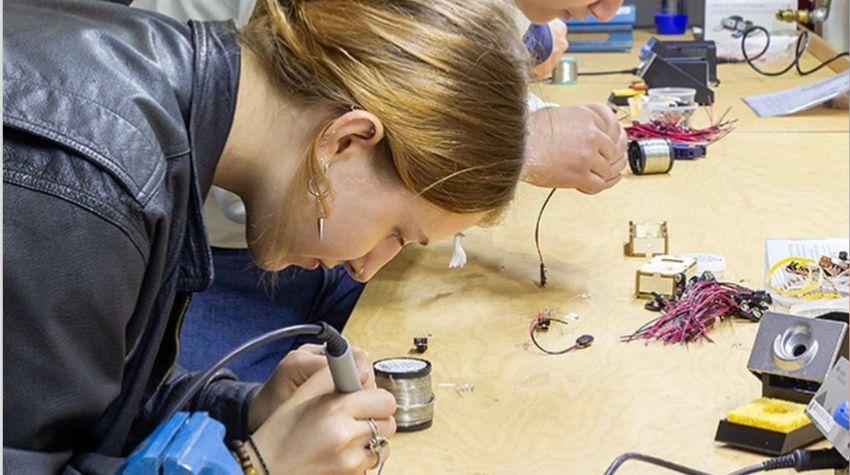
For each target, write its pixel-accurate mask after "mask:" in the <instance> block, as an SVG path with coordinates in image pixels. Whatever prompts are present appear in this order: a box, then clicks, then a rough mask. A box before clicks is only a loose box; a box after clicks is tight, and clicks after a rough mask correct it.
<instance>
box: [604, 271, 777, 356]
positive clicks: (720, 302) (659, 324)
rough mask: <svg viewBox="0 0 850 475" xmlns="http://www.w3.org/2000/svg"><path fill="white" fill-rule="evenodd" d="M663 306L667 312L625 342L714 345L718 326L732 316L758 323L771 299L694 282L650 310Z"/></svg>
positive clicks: (721, 284)
mask: <svg viewBox="0 0 850 475" xmlns="http://www.w3.org/2000/svg"><path fill="white" fill-rule="evenodd" d="M655 303H657V304H659V305H661V310H662V311H663V312H664V313H663V314H662V315H661V316H660V317H658V318H656V319H654V320H652V321H650V322H648V323H647V324H645V325H644V326H642V327H641V328H639V329H638V330H637V331H635V332H634V333H632V334H631V335H627V336H624V337H621V340H622V341H624V342H630V341H634V340H638V339H642V340H659V341H663V342H664V343H693V342H696V341H698V340H700V339H705V340H707V341H713V340H712V339H711V338H709V336H708V332H709V330H711V329H712V328H713V327H714V325H715V324H716V323H718V322H719V321H721V320H722V319H723V318H724V317H726V316H729V315H736V316H741V317H745V318H747V319H749V320H753V321H758V320H759V319H760V318H761V314H762V312H764V311H765V310H767V308H768V304H769V303H770V296H769V294H767V293H766V292H764V291H753V290H750V289H748V288H746V287H743V286H740V285H736V284H731V283H726V282H717V281H716V280H714V279H713V278H698V279H695V280H692V281H691V283H690V284H688V286H687V287H686V288H685V291H684V292H683V293H682V295H681V296H680V297H678V298H674V299H669V300H668V299H665V298H663V297H660V296H657V295H656V296H655V300H654V301H650V303H649V304H648V307H649V306H652V305H654V304H655Z"/></svg>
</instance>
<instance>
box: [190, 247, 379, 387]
mask: <svg viewBox="0 0 850 475" xmlns="http://www.w3.org/2000/svg"><path fill="white" fill-rule="evenodd" d="M213 265H214V269H215V280H214V282H213V284H212V286H211V287H210V288H209V289H207V290H206V291H204V292H199V293H196V294H195V295H194V296H193V297H192V302H191V304H190V305H189V309H188V312H187V313H186V318H185V320H184V323H183V329H182V331H181V334H180V356H179V359H178V361H179V363H180V364H181V365H182V366H183V367H184V368H187V369H189V370H191V371H201V370H205V369H206V368H208V367H209V366H210V365H212V364H213V363H215V362H216V361H218V360H219V359H220V358H221V357H222V356H224V355H225V354H227V353H228V352H229V351H231V350H233V349H234V348H236V347H237V346H239V345H241V344H242V343H244V342H246V341H248V340H250V339H252V338H254V337H256V336H259V335H261V334H263V333H266V332H268V331H271V330H274V329H277V328H281V327H285V326H289V325H296V324H300V323H310V322H317V321H325V322H327V323H328V324H330V325H332V326H334V327H335V328H336V329H338V330H340V331H342V328H343V327H344V326H345V323H346V322H347V321H348V317H349V315H351V311H352V310H353V309H354V305H355V304H356V303H357V299H358V298H359V297H360V294H361V293H362V292H363V288H364V287H365V286H364V284H361V283H359V282H357V281H355V280H353V279H351V278H350V277H349V276H348V273H346V272H345V269H344V268H342V267H337V268H335V269H330V270H325V269H322V268H319V269H316V270H314V271H307V270H304V269H300V268H297V267H290V268H287V269H285V270H283V271H281V272H278V273H277V274H268V273H265V272H264V271H262V270H261V269H260V268H258V267H257V266H256V265H255V264H254V263H253V261H252V260H251V256H250V254H249V253H248V250H247V249H223V248H213ZM307 341H309V340H307V339H298V338H288V339H285V340H280V341H277V342H274V343H270V344H268V345H265V346H263V347H260V348H256V349H254V350H252V351H250V352H248V353H246V354H244V355H242V356H241V357H239V358H237V359H236V360H235V361H233V362H231V363H230V364H229V365H228V367H229V368H230V369H231V370H233V371H235V372H236V374H237V375H239V377H240V379H242V380H243V381H260V382H262V381H265V380H266V379H267V378H268V377H269V375H271V373H272V371H274V368H275V366H276V365H277V363H278V362H280V360H281V359H282V358H283V357H284V356H285V355H286V353H288V352H289V351H290V350H291V349H293V347H297V346H299V345H301V344H302V343H305V342H307Z"/></svg>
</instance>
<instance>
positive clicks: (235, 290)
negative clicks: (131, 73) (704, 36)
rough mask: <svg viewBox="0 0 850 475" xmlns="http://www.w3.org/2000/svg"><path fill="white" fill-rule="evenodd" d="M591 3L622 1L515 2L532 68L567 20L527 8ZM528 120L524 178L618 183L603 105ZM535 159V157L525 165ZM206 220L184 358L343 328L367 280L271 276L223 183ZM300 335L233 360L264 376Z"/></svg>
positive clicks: (609, 118) (208, 1) (244, 375)
mask: <svg viewBox="0 0 850 475" xmlns="http://www.w3.org/2000/svg"><path fill="white" fill-rule="evenodd" d="M602 3H606V5H601V4H602ZM254 4H255V1H254V0H228V1H220V0H183V1H180V2H174V1H170V0H134V1H133V2H132V6H133V7H137V8H145V9H150V10H153V11H157V12H160V13H164V14H166V15H168V16H171V17H173V18H175V19H178V20H181V21H188V20H189V19H195V20H211V19H222V20H225V19H234V20H236V23H237V25H241V24H244V23H246V22H247V21H248V18H249V16H250V13H251V10H252V9H253V6H254ZM588 4H590V5H592V7H593V9H594V10H596V11H601V12H604V11H607V10H610V9H611V8H610V6H609V5H608V4H610V5H619V0H606V2H590V1H588V0H580V1H575V0H571V1H570V2H569V4H568V5H563V4H560V3H559V2H552V1H551V0H536V1H527V2H524V3H522V4H521V5H520V6H521V7H522V9H523V10H519V9H518V10H517V12H516V17H517V20H518V22H519V23H521V28H520V31H525V32H526V33H525V35H524V38H523V39H524V42H525V44H526V47H527V48H529V50H530V51H531V53H532V57H533V58H534V60H535V61H536V62H537V63H538V64H537V65H536V66H534V67H533V68H532V70H531V72H532V76H538V75H539V76H540V77H543V76H548V75H550V74H551V71H552V69H553V68H554V65H555V64H557V62H558V61H559V59H560V56H561V54H562V53H563V52H564V50H565V49H566V46H567V43H566V26H565V24H564V22H563V21H561V20H560V19H556V20H553V21H550V22H549V23H548V24H540V25H530V26H529V24H528V20H527V19H526V18H525V16H524V15H525V13H524V12H523V11H524V10H528V11H530V12H532V13H534V14H535V16H539V15H540V12H539V10H541V8H545V7H547V6H548V7H552V6H555V7H558V8H557V10H556V9H554V8H548V9H547V12H548V11H550V10H554V11H555V12H557V14H559V15H568V14H570V13H569V12H571V11H574V12H576V14H582V13H584V12H585V11H586V6H587V5H588ZM544 13H545V12H544ZM541 116H542V117H543V118H544V120H540V117H541ZM545 119H550V120H548V121H547V120H545ZM531 120H532V121H533V123H534V125H535V127H533V130H532V132H533V135H532V137H533V138H536V139H538V140H532V141H530V142H529V143H527V144H526V147H527V149H526V150H529V148H531V147H533V150H534V154H532V155H533V156H532V157H530V159H531V160H530V161H529V160H527V161H526V167H525V171H524V174H523V177H524V179H526V180H528V181H533V180H535V179H536V180H545V181H546V182H547V185H548V186H554V187H577V188H580V189H582V190H583V191H586V192H593V191H598V190H601V189H603V188H604V187H609V186H613V184H615V183H616V179H618V177H619V173H620V171H621V170H622V167H624V166H625V159H624V150H625V141H624V138H625V134H624V133H623V131H622V128H621V127H620V126H619V123H618V121H617V120H616V119H615V118H614V116H613V114H611V112H610V110H608V108H607V107H604V106H601V107H600V106H595V105H594V106H589V107H572V106H562V107H557V108H551V109H548V110H542V111H539V112H535V113H532V114H531ZM541 132H542V133H541ZM600 132H601V133H600ZM609 143H610V144H617V145H618V146H617V147H615V146H611V145H608V144H609ZM611 151H613V152H614V153H611ZM606 154H607V155H606ZM530 163H532V164H534V165H536V166H534V167H529V166H528V165H529V164H530ZM600 178H603V179H600ZM204 221H205V225H206V229H207V235H208V238H209V241H210V244H211V248H212V260H213V266H214V268H215V270H216V272H215V280H214V281H213V283H212V285H211V286H210V288H208V289H207V290H206V291H205V292H203V293H200V294H196V295H195V296H194V297H193V299H192V303H191V305H190V306H189V308H188V310H187V313H186V317H185V319H184V323H183V330H182V335H181V342H182V344H181V351H180V355H179V360H178V361H179V363H180V364H181V365H182V366H184V367H186V368H189V369H194V370H200V369H203V368H206V367H208V366H209V365H211V364H212V363H213V362H215V361H217V360H218V359H220V358H221V357H222V356H223V355H225V354H227V353H228V352H229V351H230V350H232V349H233V348H235V347H236V346H238V345H239V344H241V343H242V342H244V341H246V340H247V339H249V338H252V337H255V336H258V335H261V334H263V333H265V332H267V331H270V330H273V329H275V328H279V327H281V326H286V325H291V324H296V323H305V322H311V321H317V320H321V321H325V322H327V323H330V324H331V325H333V326H334V327H336V328H337V329H339V330H342V327H343V326H344V325H345V323H346V321H347V319H348V316H349V315H350V313H351V311H352V309H353V307H354V304H355V303H356V302H357V299H358V298H359V296H360V293H361V292H362V290H363V287H364V284H362V283H359V282H357V281H355V280H353V279H352V278H350V277H349V276H348V275H347V274H346V273H345V271H344V269H343V268H341V267H336V268H332V269H325V268H318V269H316V270H312V271H311V270H306V269H302V268H298V267H289V268H287V269H284V270H283V271H281V272H279V273H277V274H275V275H274V276H270V275H269V274H264V273H263V272H262V271H261V270H260V269H259V268H257V267H256V265H254V263H253V261H252V259H251V256H250V253H249V251H248V249H247V247H248V245H247V242H246V239H245V209H244V205H243V203H242V201H241V200H240V199H239V197H238V196H236V195H234V194H233V193H230V192H228V191H226V190H223V189H221V188H218V187H215V186H214V187H212V189H211V190H210V193H209V196H208V198H207V201H206V203H205V206H204ZM294 343H295V339H285V340H280V341H277V342H275V343H273V344H270V345H266V346H264V347H262V348H259V349H257V350H255V351H252V352H251V353H250V354H247V355H245V356H244V357H243V358H240V359H238V360H236V361H234V362H232V363H231V364H230V365H229V366H228V367H229V368H230V369H232V370H233V371H234V372H235V373H236V374H237V375H238V376H239V378H240V379H242V380H245V381H265V380H266V378H268V376H269V375H270V374H271V373H272V372H273V371H274V369H275V367H276V366H277V363H278V362H279V361H280V359H281V358H282V357H283V356H284V355H285V354H286V353H287V352H288V351H289V350H290V349H291V348H292V347H293V344H294ZM295 344H297V343H295Z"/></svg>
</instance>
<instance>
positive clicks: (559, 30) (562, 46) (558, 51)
mask: <svg viewBox="0 0 850 475" xmlns="http://www.w3.org/2000/svg"><path fill="white" fill-rule="evenodd" d="M548 25H549V32H550V33H551V34H552V52H551V53H550V54H549V57H548V58H546V60H545V61H543V62H542V63H540V64H538V65H536V66H534V67H533V68H531V75H532V77H533V78H534V79H545V78H547V77H549V76H550V75H551V74H552V71H553V70H554V69H555V67H556V66H558V61H560V60H561V55H562V54H564V52H565V51H567V47H568V46H569V42H568V41H567V25H566V24H565V23H564V22H563V21H561V20H560V19H556V20H552V21H550V22H549V23H548Z"/></svg>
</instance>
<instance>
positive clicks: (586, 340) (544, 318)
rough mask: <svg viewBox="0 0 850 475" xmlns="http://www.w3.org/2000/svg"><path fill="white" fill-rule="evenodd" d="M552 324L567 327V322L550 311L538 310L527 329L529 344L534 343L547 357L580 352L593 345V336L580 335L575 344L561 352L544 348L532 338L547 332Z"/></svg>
mask: <svg viewBox="0 0 850 475" xmlns="http://www.w3.org/2000/svg"><path fill="white" fill-rule="evenodd" d="M552 323H559V324H561V325H564V326H566V325H569V322H567V321H566V320H563V319H560V318H556V317H555V312H554V311H552V310H551V309H548V308H547V309H544V310H540V311H538V312H537V313H535V314H534V318H533V319H532V320H531V326H530V327H529V328H528V336H529V337H530V338H531V342H532V343H534V346H536V347H537V349H538V350H540V351H542V352H543V353H546V354H547V355H563V354H564V353H569V352H570V351H574V350H581V349H584V348H587V347H588V346H590V345H591V344H592V343H593V335H581V336H580V337H578V338H576V341H575V343H573V344H572V345H571V346H568V347H567V348H564V349H562V350H550V349H548V348H544V347H543V346H542V345H541V344H540V342H539V341H537V338H536V337H535V336H534V334H535V333H537V332H538V331H540V332H548V331H549V329H550V328H551V326H552Z"/></svg>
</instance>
